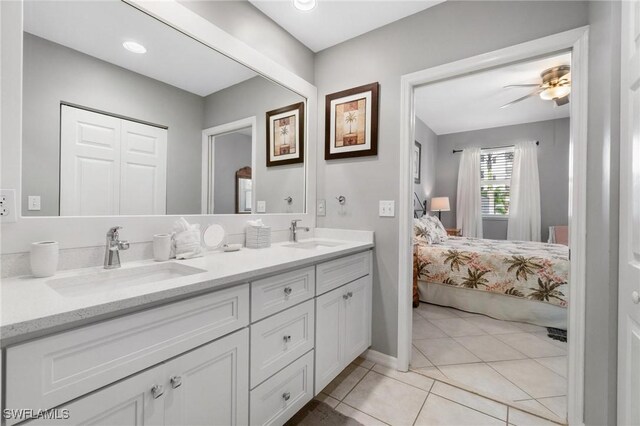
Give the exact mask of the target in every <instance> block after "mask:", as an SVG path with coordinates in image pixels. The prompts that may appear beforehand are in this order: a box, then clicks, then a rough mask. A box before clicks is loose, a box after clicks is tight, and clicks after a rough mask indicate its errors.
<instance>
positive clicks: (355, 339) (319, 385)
mask: <svg viewBox="0 0 640 426" xmlns="http://www.w3.org/2000/svg"><path fill="white" fill-rule="evenodd" d="M370 345H371V275H367V276H364V277H361V278H358V279H357V280H355V281H353V282H351V283H348V284H345V285H343V286H341V287H338V288H336V289H334V290H331V291H330V292H328V293H325V294H323V295H322V296H320V297H318V298H317V299H316V373H315V377H316V382H315V391H316V394H318V393H319V392H320V391H322V389H324V387H325V386H327V385H328V384H329V382H331V380H333V379H334V378H335V377H336V376H337V375H338V374H339V373H340V372H341V371H342V370H344V368H345V367H346V366H347V365H349V363H351V362H352V361H353V360H354V359H356V358H357V357H358V356H359V355H360V354H362V353H363V352H364V351H365V350H366V349H367V348H368V347H369V346H370Z"/></svg>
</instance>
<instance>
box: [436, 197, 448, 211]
mask: <svg viewBox="0 0 640 426" xmlns="http://www.w3.org/2000/svg"><path fill="white" fill-rule="evenodd" d="M450 210H451V207H450V206H449V197H433V198H432V199H431V211H432V212H448V211H450Z"/></svg>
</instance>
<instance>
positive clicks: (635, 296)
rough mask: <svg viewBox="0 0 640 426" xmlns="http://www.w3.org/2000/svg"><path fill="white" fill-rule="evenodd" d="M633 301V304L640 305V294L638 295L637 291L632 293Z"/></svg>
mask: <svg viewBox="0 0 640 426" xmlns="http://www.w3.org/2000/svg"><path fill="white" fill-rule="evenodd" d="M631 300H633V303H635V304H636V305H637V304H638V303H640V293H638V292H637V291H634V292H633V293H631Z"/></svg>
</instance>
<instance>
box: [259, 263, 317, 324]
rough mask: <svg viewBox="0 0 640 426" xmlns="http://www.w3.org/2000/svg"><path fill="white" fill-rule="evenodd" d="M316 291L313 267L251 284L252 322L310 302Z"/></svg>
mask: <svg viewBox="0 0 640 426" xmlns="http://www.w3.org/2000/svg"><path fill="white" fill-rule="evenodd" d="M315 291H316V283H315V268H314V267H313V266H312V267H310V268H305V269H299V270H297V271H292V272H288V273H286V274H281V275H276V276H275V277H270V278H265V279H263V280H258V281H254V282H252V283H251V322H255V321H259V320H261V319H262V318H264V317H268V316H269V315H273V314H275V313H278V312H280V311H283V310H285V309H287V308H289V307H291V306H293V305H297V304H298V303H301V302H304V301H305V300H309V299H311V298H312V297H313V296H314V294H315Z"/></svg>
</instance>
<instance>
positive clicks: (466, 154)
mask: <svg viewBox="0 0 640 426" xmlns="http://www.w3.org/2000/svg"><path fill="white" fill-rule="evenodd" d="M456 225H457V228H458V229H462V235H463V236H465V237H474V238H482V200H481V194H480V148H465V149H464V151H462V156H461V157H460V168H459V169H458V196H457V202H456Z"/></svg>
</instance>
